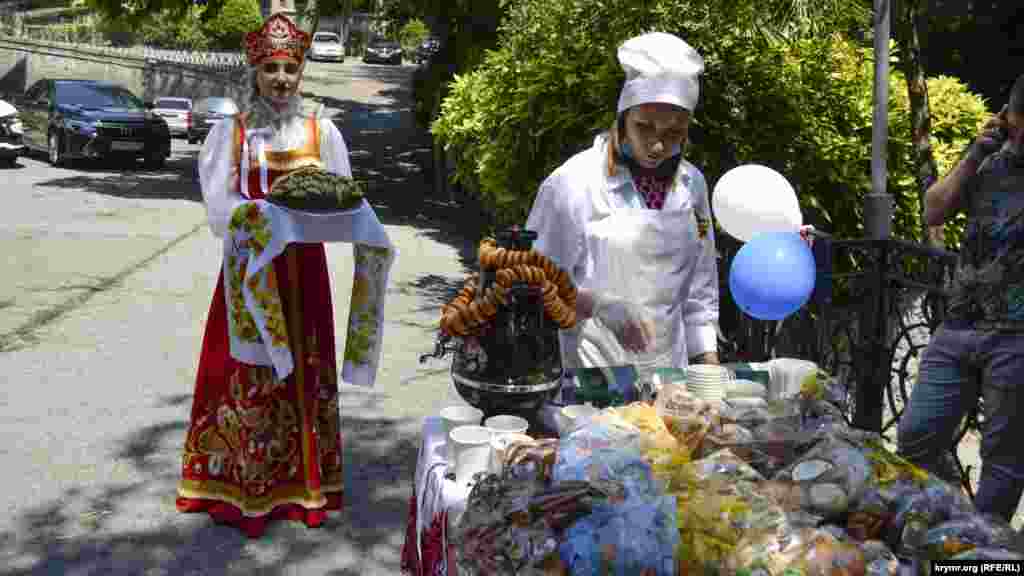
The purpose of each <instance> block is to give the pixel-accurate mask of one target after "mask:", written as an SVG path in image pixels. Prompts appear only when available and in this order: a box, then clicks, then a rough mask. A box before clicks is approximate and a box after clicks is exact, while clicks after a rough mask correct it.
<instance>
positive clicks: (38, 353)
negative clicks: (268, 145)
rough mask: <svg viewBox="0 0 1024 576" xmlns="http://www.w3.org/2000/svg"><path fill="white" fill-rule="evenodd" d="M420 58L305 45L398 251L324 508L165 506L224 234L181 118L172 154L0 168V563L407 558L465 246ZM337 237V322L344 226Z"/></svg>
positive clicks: (66, 568)
mask: <svg viewBox="0 0 1024 576" xmlns="http://www.w3.org/2000/svg"><path fill="white" fill-rule="evenodd" d="M410 72H411V68H410V67H408V66H404V67H399V68H395V67H387V66H364V65H361V64H358V63H355V62H348V63H345V64H320V63H311V64H310V66H309V74H308V78H307V80H306V82H305V83H304V85H303V90H304V92H305V93H306V95H307V97H308V99H309V101H310V103H311V104H313V105H316V104H324V105H325V106H326V110H325V111H326V112H327V113H328V114H331V115H336V120H337V122H338V124H339V126H340V127H341V128H342V131H343V134H344V135H345V137H346V140H347V141H348V142H349V145H350V149H351V153H352V161H353V164H354V168H355V172H356V176H357V178H363V179H366V180H367V181H368V182H369V184H370V194H371V198H372V199H373V203H374V205H375V207H376V208H377V211H378V214H379V215H380V217H381V219H382V221H384V223H385V224H386V226H387V228H388V231H389V234H391V236H392V239H393V240H394V241H395V243H396V245H397V246H398V249H399V251H400V255H399V258H398V260H397V262H396V264H395V269H394V270H393V272H392V284H391V287H390V292H389V297H388V302H387V319H388V322H387V325H386V327H385V333H384V343H385V344H384V345H385V349H384V353H383V354H384V359H383V363H382V368H381V372H380V375H379V381H378V385H377V387H376V388H375V389H373V390H363V389H354V388H350V387H345V388H344V390H343V405H342V418H343V437H344V443H345V457H346V464H345V466H346V467H345V471H346V510H345V512H344V513H343V514H341V515H337V516H334V517H332V518H331V519H330V520H329V521H328V523H327V524H326V525H325V526H324V527H323V528H321V529H319V530H310V529H306V528H304V527H302V526H300V525H295V524H290V523H278V524H275V525H274V526H273V527H272V528H271V529H270V530H269V531H268V534H267V535H266V536H265V537H264V538H262V539H260V540H255V541H248V540H247V539H246V538H245V537H244V536H243V535H242V534H240V533H239V532H237V531H235V530H233V529H229V528H224V527H219V526H216V525H214V524H213V523H212V522H211V521H210V519H209V518H208V517H206V516H205V515H183V514H179V513H178V512H177V511H176V510H175V508H174V498H175V484H176V481H177V478H178V469H179V462H180V450H181V446H182V442H183V439H184V431H185V427H186V425H187V421H188V412H189V409H190V406H191V397H192V391H193V381H194V377H195V366H196V361H197V357H198V352H199V348H200V339H201V335H202V330H203V324H204V321H205V317H206V312H207V310H208V308H209V305H210V300H211V297H212V294H213V288H214V285H215V282H216V275H217V273H218V270H219V266H220V253H221V246H220V244H219V243H218V242H217V240H216V239H215V238H214V237H213V236H212V234H211V233H210V232H209V230H208V229H207V228H206V224H205V212H204V209H203V206H202V204H201V202H200V200H201V197H200V192H199V187H198V182H196V180H195V178H194V162H195V156H196V154H197V152H198V146H190V145H188V144H187V143H185V142H184V141H182V140H176V141H175V142H174V145H173V148H174V153H173V157H172V158H171V159H170V161H169V163H168V165H167V167H166V168H165V169H163V170H160V171H147V170H143V169H142V167H141V166H140V167H126V166H109V165H102V164H94V163H84V162H83V163H77V164H75V165H74V166H72V167H70V168H52V167H50V166H48V165H47V164H46V163H45V160H44V159H43V158H41V157H29V158H23V159H21V160H20V161H19V163H18V166H17V167H15V168H13V169H9V170H0V196H2V197H3V199H4V209H2V210H0V254H2V258H3V261H4V263H5V264H6V265H5V267H4V269H5V270H6V271H7V272H8V274H6V275H5V276H6V277H7V280H6V281H5V282H2V283H0V381H3V384H4V385H3V386H2V387H0V470H2V471H3V478H5V479H6V480H4V481H3V484H2V486H3V489H2V490H0V506H2V510H3V511H4V513H3V514H2V515H0V574H3V575H7V574H11V575H13V574H61V575H63V574H67V575H71V574H76V575H78V574H90V575H91V574H96V575H99V574H104V575H109V574H116V575H121V574H125V575H128V574H133V575H134V574H169V575H170V574H174V575H180V574H217V575H219V574H303V575H317V574H360V575H366V574H397V573H398V571H399V554H400V550H401V545H402V542H403V538H404V530H405V518H406V514H407V511H408V501H409V496H410V494H411V490H412V474H413V468H414V465H415V459H416V451H417V447H418V431H419V427H420V425H421V422H422V418H423V417H424V416H426V415H429V414H435V413H437V412H438V411H439V410H440V408H441V407H443V406H444V405H445V404H447V403H449V402H458V398H457V395H456V394H455V392H454V390H452V388H451V385H450V383H449V382H448V380H447V378H446V375H445V372H444V370H443V369H442V368H441V367H439V366H437V365H434V366H430V365H428V366H427V367H422V366H419V365H418V364H417V357H418V355H419V354H420V353H423V352H427V351H429V350H431V349H432V340H433V335H434V332H433V326H434V325H435V322H436V318H437V309H438V307H439V306H440V304H441V302H442V300H443V299H445V298H446V297H448V296H449V295H450V294H451V293H452V290H453V289H455V288H456V287H457V286H458V284H460V283H461V280H462V279H463V278H464V275H465V273H466V269H465V268H464V265H463V264H464V263H465V262H466V260H465V256H466V255H468V254H472V241H471V240H467V239H466V238H465V237H464V235H463V234H460V233H457V232H456V230H458V229H459V226H462V227H463V228H462V230H463V231H465V229H466V228H465V223H461V222H459V221H458V220H457V219H456V218H454V217H453V211H452V210H451V208H450V207H448V206H446V205H444V204H443V203H441V202H436V201H434V200H433V199H432V198H431V196H430V195H431V191H430V187H429V183H430V182H431V178H430V176H429V174H428V173H427V172H426V171H425V170H424V168H423V166H429V164H425V162H427V160H428V159H429V149H428V148H426V145H425V142H426V140H425V138H424V136H423V134H422V132H421V131H418V130H416V129H415V128H414V127H413V125H412V118H411V110H410V103H409V96H410V93H409V86H408V79H409V74H410ZM328 257H329V261H330V269H331V274H332V280H333V286H334V291H335V295H336V296H335V301H336V310H335V322H336V325H337V326H345V325H346V316H347V294H348V293H349V290H350V276H351V271H352V263H351V248H350V247H349V246H346V245H330V246H329V247H328ZM343 346H344V342H343V341H342V340H340V339H339V341H338V342H337V347H338V349H339V352H340V350H341V349H342V347H343Z"/></svg>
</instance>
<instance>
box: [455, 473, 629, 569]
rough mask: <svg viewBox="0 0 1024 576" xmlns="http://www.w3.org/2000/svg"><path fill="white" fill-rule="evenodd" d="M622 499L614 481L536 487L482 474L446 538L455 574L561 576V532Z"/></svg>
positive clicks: (525, 482)
mask: <svg viewBox="0 0 1024 576" xmlns="http://www.w3.org/2000/svg"><path fill="white" fill-rule="evenodd" d="M622 497H623V489H622V486H621V485H619V484H616V483H613V482H602V483H588V482H566V483H563V484H559V485H556V486H550V487H547V488H541V487H539V486H538V485H537V484H536V483H535V482H533V481H532V480H529V479H527V480H517V479H514V478H510V477H507V476H506V477H501V476H497V475H487V476H485V477H483V478H482V479H481V480H480V481H478V482H477V483H476V484H475V485H474V486H473V490H472V491H471V492H470V495H469V500H468V502H467V506H466V512H465V513H464V514H463V515H462V516H461V517H460V518H459V522H458V525H456V526H455V529H454V530H453V532H452V534H451V542H452V544H453V545H454V547H455V550H456V551H457V552H456V564H457V566H458V572H459V574H466V575H481V576H485V575H486V576H492V575H499V576H504V575H508V576H512V575H517V576H518V575H524V576H525V575H530V576H533V575H536V576H540V575H541V574H551V573H562V572H564V566H562V564H561V562H560V559H559V555H558V542H559V541H560V538H561V536H562V533H563V531H564V530H566V529H567V528H568V527H569V526H571V525H572V524H573V522H576V521H577V520H579V519H580V518H583V517H586V516H587V515H588V514H590V513H591V511H592V510H594V509H595V508H597V507H599V506H602V505H605V504H607V502H609V501H611V500H622ZM559 570H561V571H562V572H559Z"/></svg>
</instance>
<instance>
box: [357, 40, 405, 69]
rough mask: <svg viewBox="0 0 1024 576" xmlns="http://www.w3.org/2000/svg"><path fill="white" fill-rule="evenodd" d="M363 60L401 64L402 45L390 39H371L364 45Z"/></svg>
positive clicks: (372, 62) (369, 62) (370, 62)
mask: <svg viewBox="0 0 1024 576" xmlns="http://www.w3.org/2000/svg"><path fill="white" fill-rule="evenodd" d="M363 62H366V63H367V64H401V63H402V45H401V44H399V43H398V42H394V41H392V40H373V41H371V42H370V43H369V44H368V45H367V46H366V54H364V55H363Z"/></svg>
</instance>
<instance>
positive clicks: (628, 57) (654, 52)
mask: <svg viewBox="0 0 1024 576" xmlns="http://www.w3.org/2000/svg"><path fill="white" fill-rule="evenodd" d="M619 63H620V64H622V69H623V70H625V71H626V82H625V84H623V85H622V93H621V94H620V95H619V109H618V112H619V114H621V113H622V112H623V111H624V110H627V109H629V108H632V107H633V106H637V105H639V104H649V103H653V102H664V103H666V104H674V105H676V106H680V107H682V108H685V109H687V110H689V111H690V112H693V109H694V108H695V107H696V106H697V99H698V98H699V97H700V82H699V77H700V74H701V72H703V71H704V59H703V58H701V56H700V54H698V53H697V51H696V50H694V49H693V47H692V46H690V45H689V44H687V43H686V42H684V41H683V40H682V39H681V38H679V37H678V36H673V35H672V34H666V33H664V32H650V33H647V34H642V35H640V36H636V37H634V38H631V39H629V40H626V42H624V43H623V44H622V46H620V47H619Z"/></svg>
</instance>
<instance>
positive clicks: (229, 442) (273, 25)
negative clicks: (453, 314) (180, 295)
mask: <svg viewBox="0 0 1024 576" xmlns="http://www.w3.org/2000/svg"><path fill="white" fill-rule="evenodd" d="M309 45H310V36H309V34H307V33H306V32H304V31H302V30H300V29H298V28H297V27H296V26H295V24H294V23H293V22H292V21H291V20H290V19H289V18H288V17H286V16H284V15H283V14H275V15H273V16H271V17H270V18H268V19H267V21H266V22H265V23H264V25H263V26H262V28H261V29H259V30H258V31H255V32H251V33H249V34H248V35H247V37H246V51H247V57H248V62H249V64H250V66H251V69H252V70H251V77H250V80H251V82H252V87H253V95H252V97H251V99H250V101H249V103H248V106H243V108H247V109H246V110H244V111H243V112H242V113H241V114H239V115H238V117H237V118H235V119H226V120H224V121H222V122H220V123H219V124H218V125H216V126H215V127H214V128H213V129H212V130H211V132H210V135H209V137H208V138H207V139H206V141H205V143H204V144H203V147H202V150H201V152H200V155H199V174H200V182H201V185H202V191H203V198H204V201H205V204H206V208H207V212H208V216H209V225H210V228H211V230H212V231H213V233H214V235H216V236H217V237H219V238H225V237H227V238H229V239H232V238H234V236H232V233H233V231H234V230H236V228H237V227H238V226H239V225H240V223H241V224H246V220H247V219H251V218H252V219H259V218H260V214H261V213H260V212H259V210H257V209H256V205H257V203H256V202H249V203H248V204H246V201H247V200H249V201H254V200H259V199H262V198H265V197H266V196H267V195H268V191H269V189H270V186H272V185H273V183H274V182H275V181H276V180H277V179H278V178H279V177H281V176H282V175H285V174H287V173H289V172H291V171H294V170H296V169H299V168H303V167H310V166H315V167H319V168H322V169H324V170H326V171H328V172H332V173H334V174H338V175H341V176H349V177H351V168H350V165H349V158H348V149H347V147H346V145H345V142H344V140H343V138H342V136H341V134H340V133H339V131H338V129H337V128H336V127H335V125H334V124H333V122H331V121H330V120H329V119H326V118H323V119H319V118H311V117H308V116H305V115H303V113H302V112H301V109H302V107H301V96H299V84H300V81H301V78H302V72H303V65H304V62H305V55H306V51H307V49H308V48H309ZM242 205H245V208H246V210H236V208H238V207H239V206H242ZM261 205H262V206H264V208H263V209H264V210H267V208H266V207H265V206H266V205H265V204H261ZM364 208H365V209H366V210H370V211H371V212H372V209H370V208H369V206H368V205H366V206H364ZM371 219H372V220H376V218H375V216H373V217H371ZM248 223H249V224H252V222H248ZM250 231H252V230H251V229H250ZM252 238H253V240H251V241H243V244H245V243H246V242H255V239H257V238H260V235H259V233H253V236H252ZM231 241H233V240H229V241H228V242H227V243H226V249H225V253H226V256H225V263H228V261H229V260H230V265H225V266H222V272H221V274H220V278H219V280H218V282H217V288H216V291H215V293H214V296H213V303H212V304H211V306H210V311H209V316H208V318H207V323H206V332H205V335H204V337H203V344H202V352H201V354H200V359H199V368H198V374H197V378H196V384H195V396H194V399H193V405H192V414H191V422H190V425H189V429H188V434H187V437H186V441H185V453H184V457H183V460H182V479H181V482H180V484H179V487H178V500H177V506H178V509H179V510H180V511H182V512H207V513H208V514H209V515H210V516H211V517H212V518H213V519H214V520H215V521H217V522H219V523H224V524H229V525H232V526H235V527H237V528H240V529H241V530H243V531H244V532H245V533H246V534H248V535H249V536H250V537H259V536H260V535H261V534H263V531H264V529H265V528H266V525H267V523H268V522H269V521H271V520H275V519H281V518H287V519H291V520H296V521H301V522H304V523H305V524H306V525H307V526H310V527H317V526H320V525H321V524H322V523H323V521H324V519H325V517H326V515H327V512H328V511H339V510H341V507H342V493H343V490H342V444H341V425H340V424H341V423H340V414H339V406H338V375H337V371H336V366H337V364H336V362H335V340H334V337H335V334H334V322H333V306H332V303H331V287H330V280H329V276H328V271H327V262H326V256H325V250H324V245H323V243H322V242H313V243H308V242H306V243H292V244H289V245H288V247H287V249H286V250H284V251H283V252H282V253H281V254H280V255H278V256H275V257H274V258H273V261H272V263H271V264H268V265H266V273H265V276H264V279H265V280H264V281H265V285H264V288H267V289H269V290H270V291H271V292H273V290H274V289H276V292H277V294H278V295H279V299H276V300H264V301H262V303H263V304H264V305H265V306H266V307H267V314H266V317H265V318H266V319H265V322H264V323H263V324H261V325H260V326H261V329H260V330H257V326H256V325H255V323H254V322H253V321H252V316H251V315H250V314H249V313H248V312H247V311H246V307H247V301H246V299H245V298H244V297H243V290H242V283H243V282H244V281H249V280H248V277H246V276H245V266H244V265H242V266H241V267H240V268H239V267H238V266H235V256H234V252H232V251H231V250H230V247H229V246H228V245H229V244H230V242H231ZM238 270H240V273H235V271H238ZM226 275H227V276H228V278H225V276H226ZM357 280H358V277H357ZM249 287H250V288H252V289H253V292H251V293H250V294H254V295H256V297H257V299H259V298H262V297H261V296H259V294H260V293H261V292H259V291H257V290H256V285H255V284H251V285H249ZM356 296H357V295H356V294H355V292H354V297H356ZM250 302H251V301H250ZM277 304H279V306H277ZM250 306H251V304H250ZM274 310H277V312H276V315H275V312H274ZM275 320H276V321H275ZM267 334H269V335H270V337H271V339H274V340H278V339H280V341H278V342H277V344H282V345H284V346H290V352H291V354H290V356H289V362H290V361H291V360H292V358H294V368H293V369H291V373H290V374H289V375H287V377H285V378H281V377H280V376H279V373H280V372H279V371H275V367H274V366H273V365H266V364H265V363H264V364H258V363H248V362H245V361H242V360H239V359H238V356H240V355H241V356H244V354H239V353H235V350H236V349H237V350H246V349H254V350H258V349H259V346H258V344H259V342H258V341H259V340H260V336H261V335H267ZM247 346H248V347H250V348H247ZM252 346H255V347H252ZM286 349H287V348H286ZM346 354H347V351H346Z"/></svg>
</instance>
